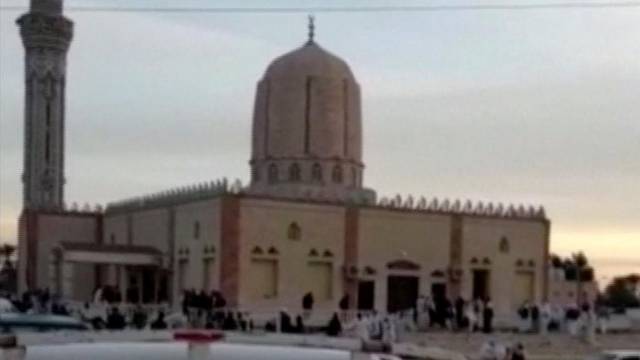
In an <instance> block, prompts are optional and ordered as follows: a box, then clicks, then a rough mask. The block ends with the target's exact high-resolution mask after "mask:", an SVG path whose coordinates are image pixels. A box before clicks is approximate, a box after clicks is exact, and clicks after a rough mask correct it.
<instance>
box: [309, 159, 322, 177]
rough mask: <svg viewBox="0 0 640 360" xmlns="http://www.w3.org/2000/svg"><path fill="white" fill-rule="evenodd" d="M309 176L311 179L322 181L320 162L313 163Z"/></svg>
mask: <svg viewBox="0 0 640 360" xmlns="http://www.w3.org/2000/svg"><path fill="white" fill-rule="evenodd" d="M311 178H312V179H313V181H318V182H320V181H322V166H320V164H318V163H315V164H313V166H312V167H311Z"/></svg>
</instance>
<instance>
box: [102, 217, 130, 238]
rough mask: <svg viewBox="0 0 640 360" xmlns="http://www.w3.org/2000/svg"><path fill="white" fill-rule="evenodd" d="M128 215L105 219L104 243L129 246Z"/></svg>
mask: <svg viewBox="0 0 640 360" xmlns="http://www.w3.org/2000/svg"><path fill="white" fill-rule="evenodd" d="M127 217H128V215H127V214H117V215H106V216H105V217H104V227H103V241H104V243H105V244H109V245H111V244H120V245H125V244H127V241H128V240H127Z"/></svg>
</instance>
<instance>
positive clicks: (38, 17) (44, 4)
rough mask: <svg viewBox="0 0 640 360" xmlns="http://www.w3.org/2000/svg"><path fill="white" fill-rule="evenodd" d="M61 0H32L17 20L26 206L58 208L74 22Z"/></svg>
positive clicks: (61, 182)
mask: <svg viewBox="0 0 640 360" xmlns="http://www.w3.org/2000/svg"><path fill="white" fill-rule="evenodd" d="M62 1H63V0H31V7H30V11H29V12H28V13H26V14H24V15H22V16H21V17H20V18H19V19H18V20H17V23H18V26H19V27H20V35H21V36H22V42H23V44H24V48H25V107H24V135H25V136H24V172H23V174H22V183H23V206H24V208H25V209H43V208H44V209H59V208H61V207H62V204H63V201H64V183H65V178H64V115H65V108H64V105H65V82H66V58H67V50H68V49H69V44H70V43H71V38H72V36H73V23H72V22H71V21H70V20H69V19H67V18H65V17H64V16H63V15H62Z"/></svg>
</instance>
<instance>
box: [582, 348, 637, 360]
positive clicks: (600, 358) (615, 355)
mask: <svg viewBox="0 0 640 360" xmlns="http://www.w3.org/2000/svg"><path fill="white" fill-rule="evenodd" d="M587 360H640V350H606V351H603V352H601V353H600V354H598V355H593V356H589V357H587Z"/></svg>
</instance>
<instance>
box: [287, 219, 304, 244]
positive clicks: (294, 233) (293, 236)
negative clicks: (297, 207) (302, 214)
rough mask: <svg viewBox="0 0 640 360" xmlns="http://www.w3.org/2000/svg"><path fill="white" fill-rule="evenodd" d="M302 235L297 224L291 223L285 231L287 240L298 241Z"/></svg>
mask: <svg viewBox="0 0 640 360" xmlns="http://www.w3.org/2000/svg"><path fill="white" fill-rule="evenodd" d="M301 235H302V229H301V228H300V225H298V223H297V222H295V221H294V222H292V223H291V224H289V228H288V229H287V238H288V239H289V240H300V237H301Z"/></svg>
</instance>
